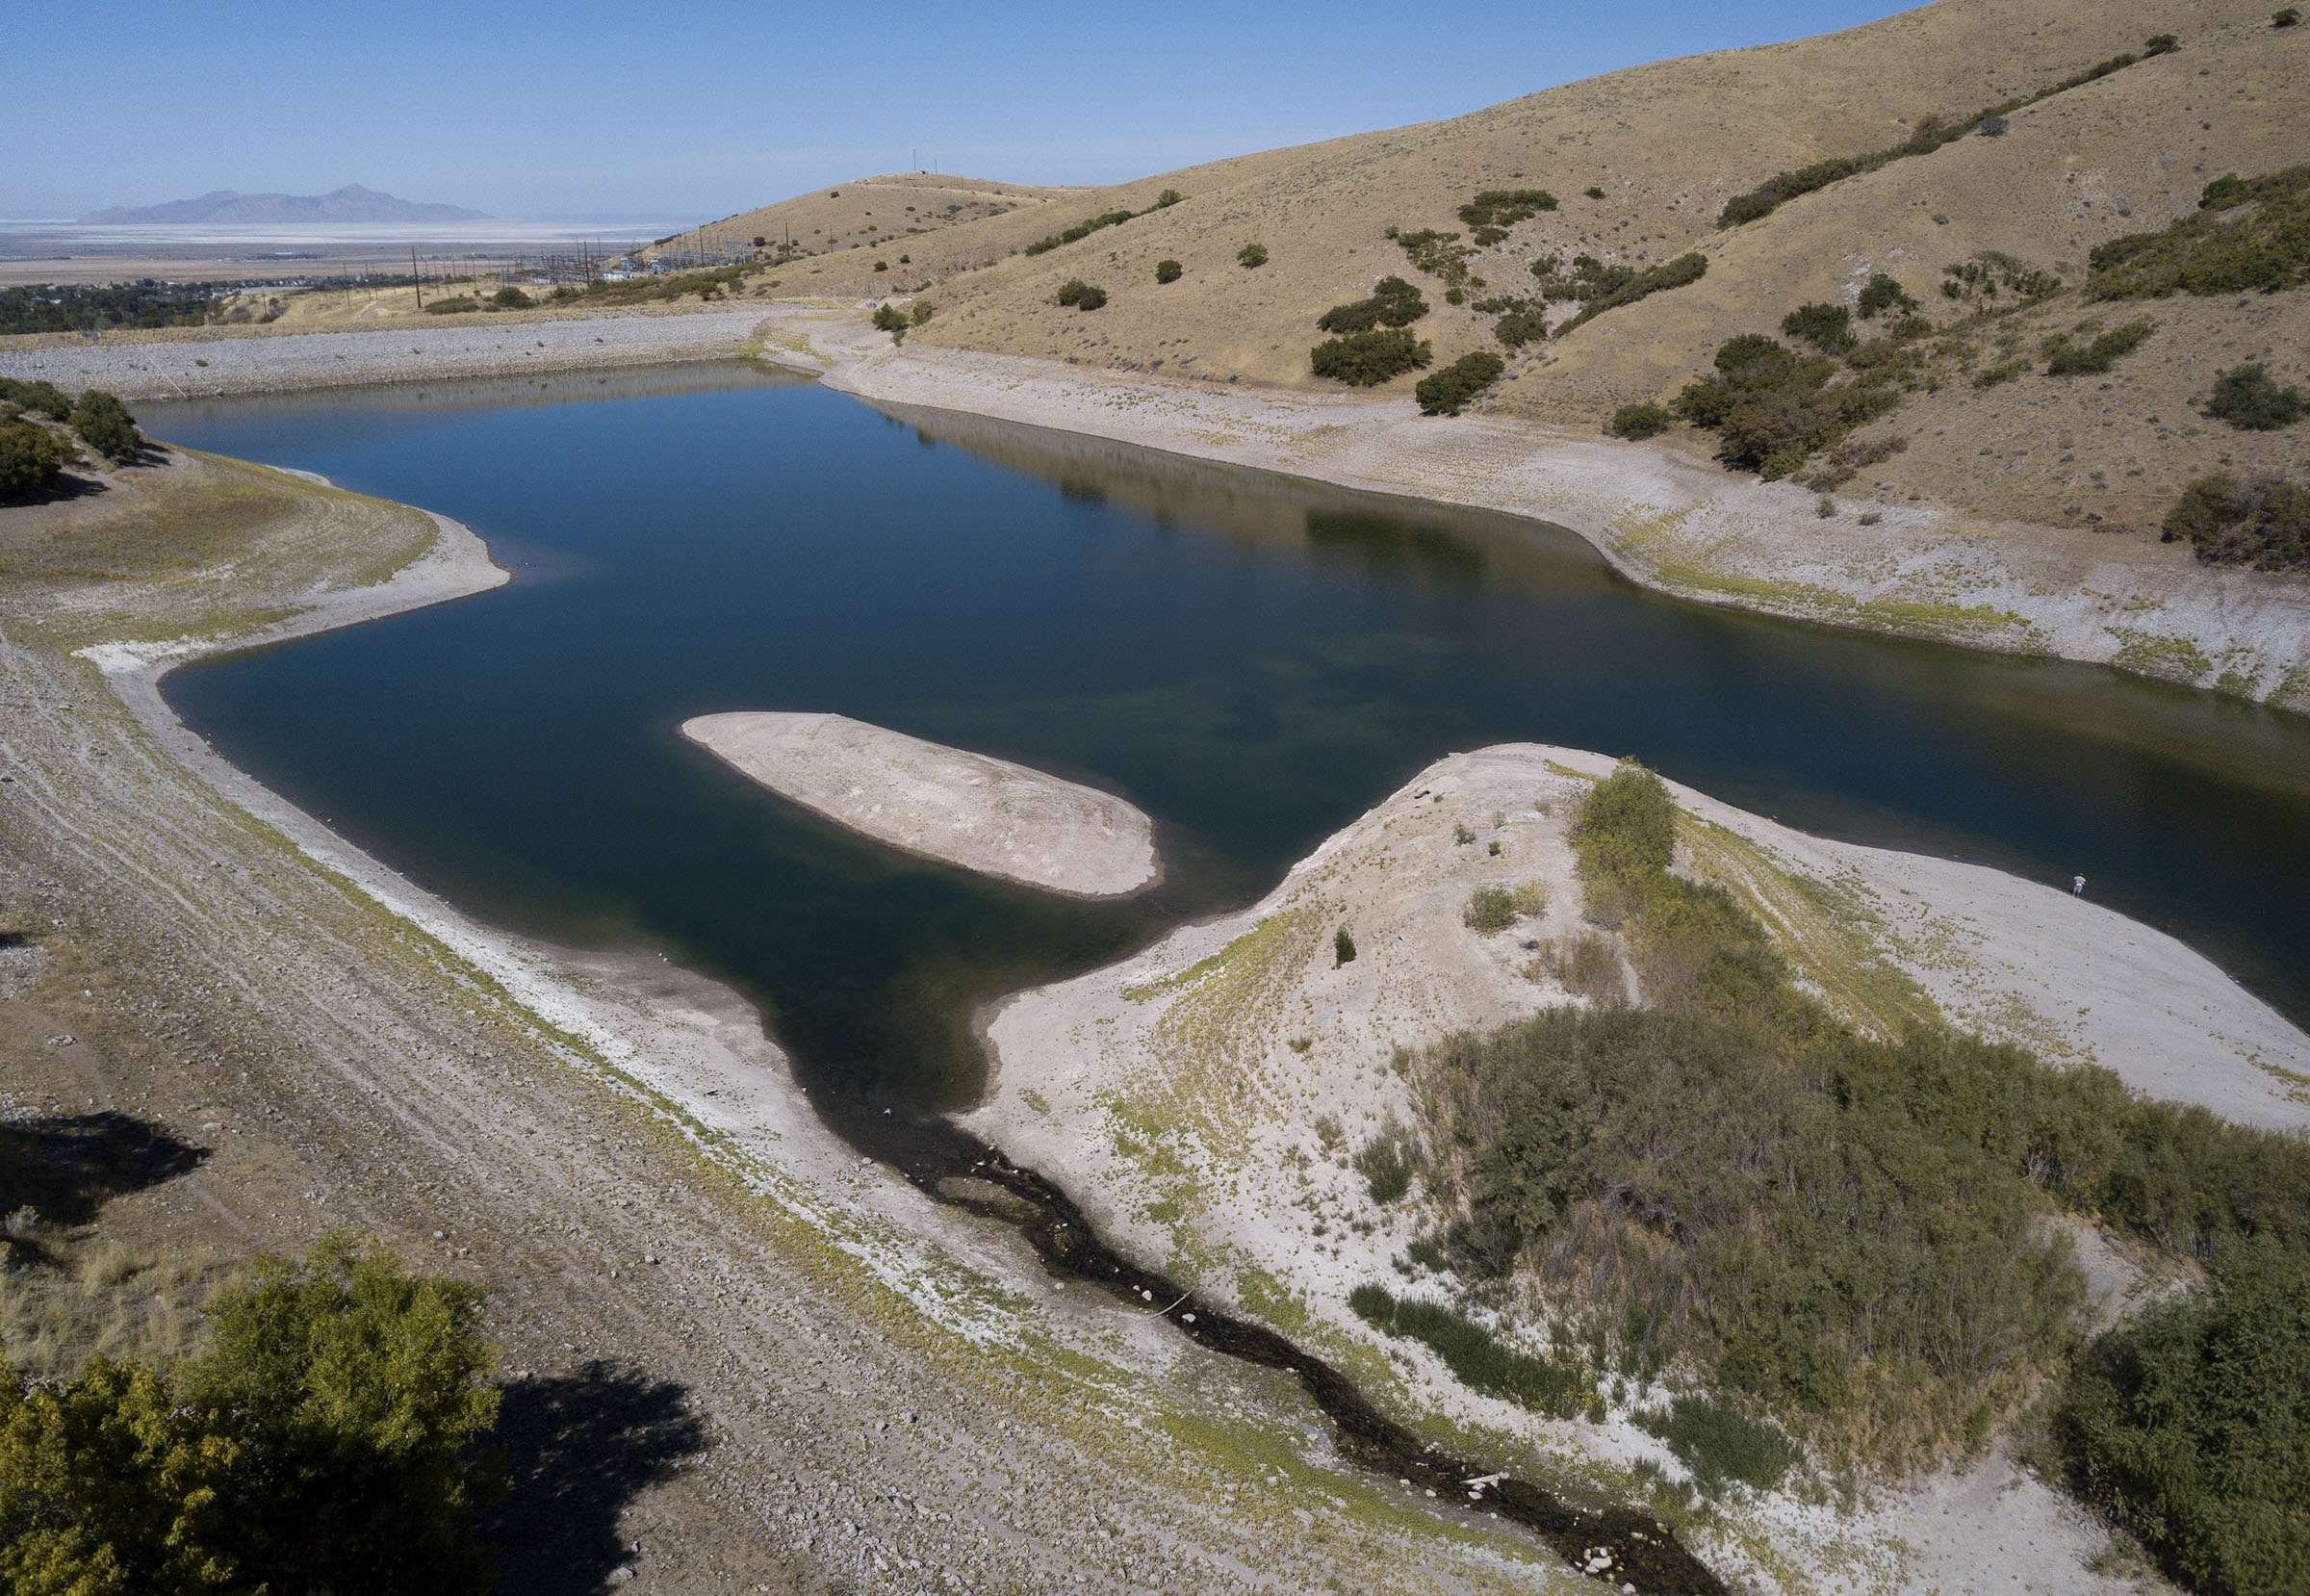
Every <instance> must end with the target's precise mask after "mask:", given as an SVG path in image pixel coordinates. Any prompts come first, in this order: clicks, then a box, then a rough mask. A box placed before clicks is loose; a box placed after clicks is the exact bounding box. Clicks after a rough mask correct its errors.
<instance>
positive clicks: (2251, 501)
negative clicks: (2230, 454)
mask: <svg viewBox="0 0 2310 1596" xmlns="http://www.w3.org/2000/svg"><path fill="white" fill-rule="evenodd" d="M2160 535H2161V537H2162V539H2163V541H2165V542H2168V543H2178V542H2182V541H2184V540H2185V539H2186V540H2187V541H2188V542H2189V543H2190V544H2191V546H2192V548H2193V549H2194V551H2195V553H2196V554H2197V557H2198V558H2199V559H2201V560H2203V561H2205V562H2206V563H2207V564H2208V565H2250V566H2252V567H2253V568H2254V569H2255V570H2257V571H2310V490H2305V489H2304V488H2303V487H2302V486H2301V485H2300V484H2298V483H2296V482H2292V481H2289V480H2287V478H2285V477H2283V476H2264V477H2261V478H2260V479H2258V480H2256V481H2253V482H2241V481H2239V480H2238V479H2237V478H2236V477H2234V476H2230V474H2229V473H2227V472H2216V473H2215V474H2214V475H2213V476H2200V477H2199V478H2197V479H2196V480H2195V481H2194V482H2192V483H2191V484H2190V485H2189V486H2188V487H2186V488H2184V489H2183V490H2182V495H2181V498H2180V499H2178V500H2177V501H2175V502H2174V506H2173V508H2172V509H2171V510H2170V511H2169V512H2168V513H2167V516H2166V523H2165V527H2164V528H2163V530H2162V532H2161V534H2160Z"/></svg>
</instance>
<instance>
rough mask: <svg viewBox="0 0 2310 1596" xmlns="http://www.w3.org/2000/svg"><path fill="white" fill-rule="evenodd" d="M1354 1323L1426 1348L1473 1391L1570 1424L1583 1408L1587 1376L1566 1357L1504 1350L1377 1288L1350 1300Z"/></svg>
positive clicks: (1471, 1327) (1447, 1313)
mask: <svg viewBox="0 0 2310 1596" xmlns="http://www.w3.org/2000/svg"><path fill="white" fill-rule="evenodd" d="M1347 1306H1348V1307H1349V1308H1350V1309H1352V1310H1353V1311H1354V1313H1355V1315H1356V1317H1357V1318H1359V1319H1361V1320H1363V1321H1364V1322H1365V1323H1366V1324H1368V1325H1370V1326H1373V1328H1375V1329H1377V1330H1379V1331H1380V1332H1381V1333H1382V1334H1385V1335H1392V1336H1399V1337H1405V1338H1408V1339H1410V1340H1414V1341H1420V1342H1424V1343H1425V1344H1426V1346H1427V1347H1428V1348H1429V1350H1430V1351H1434V1352H1435V1354H1436V1355H1437V1356H1438V1357H1440V1358H1442V1359H1443V1360H1444V1366H1445V1367H1446V1368H1448V1369H1450V1371H1451V1373H1452V1377H1453V1378H1454V1379H1457V1380H1458V1381H1459V1382H1460V1383H1461V1384H1462V1385H1465V1386H1467V1387H1468V1388H1469V1389H1470V1390H1471V1391H1481V1392H1483V1393H1484V1394H1485V1395H1486V1396H1491V1397H1502V1398H1505V1399H1506V1400H1507V1401H1509V1402H1512V1403H1517V1404H1519V1405H1520V1406H1524V1407H1528V1408H1530V1409H1532V1410H1533V1411H1534V1412H1536V1413H1553V1414H1554V1415H1555V1416H1556V1417H1558V1418H1560V1419H1569V1418H1570V1417H1572V1416H1573V1415H1574V1414H1575V1413H1578V1411H1579V1410H1580V1409H1581V1408H1582V1407H1584V1406H1585V1405H1586V1404H1587V1401H1588V1371H1587V1369H1586V1368H1585V1366H1584V1365H1583V1364H1582V1363H1581V1361H1580V1360H1579V1358H1578V1357H1576V1356H1572V1355H1569V1354H1565V1353H1552V1354H1551V1355H1550V1356H1547V1357H1533V1356H1531V1355H1530V1354H1528V1353H1526V1352H1519V1351H1514V1350H1513V1349H1511V1348H1508V1347H1504V1346H1502V1345H1501V1343H1500V1342H1499V1341H1498V1340H1496V1339H1494V1337H1493V1336H1492V1334H1491V1333H1490V1332H1489V1331H1487V1330H1486V1329H1485V1328H1484V1327H1483V1326H1480V1325H1478V1324H1476V1322H1475V1321H1474V1320H1472V1319H1469V1318H1468V1317H1467V1316H1465V1315H1464V1314H1458V1313H1454V1312H1453V1311H1452V1310H1451V1309H1450V1308H1447V1307H1442V1306H1439V1305H1438V1304H1436V1303H1434V1302H1419V1301H1413V1300H1410V1299H1402V1298H1398V1297H1396V1296H1395V1295H1394V1294H1393V1293H1391V1292H1390V1291H1389V1290H1388V1288H1387V1287H1385V1286H1381V1285H1371V1284H1367V1285H1360V1286H1357V1287H1356V1288H1355V1289H1354V1290H1353V1291H1351V1292H1349V1293H1348V1294H1347Z"/></svg>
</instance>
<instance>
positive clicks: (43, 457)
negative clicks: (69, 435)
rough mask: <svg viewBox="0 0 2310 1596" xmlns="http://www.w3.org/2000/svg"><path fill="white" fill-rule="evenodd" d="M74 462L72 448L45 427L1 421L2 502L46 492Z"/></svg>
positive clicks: (11, 420) (30, 423)
mask: <svg viewBox="0 0 2310 1596" xmlns="http://www.w3.org/2000/svg"><path fill="white" fill-rule="evenodd" d="M71 463H72V446H71V445H70V444H68V443H66V442H64V439H62V438H60V437H58V436H57V435H56V434H55V433H53V432H51V431H49V430H48V429H47V428H46V427H44V426H39V425H35V424H34V423H32V422H28V421H23V420H20V419H17V418H14V417H11V418H10V419H8V420H5V421H0V500H7V499H31V498H36V497H38V496H39V495H40V494H43V493H46V492H47V491H48V490H49V489H50V488H52V487H54V486H55V485H56V479H57V477H59V476H62V475H63V474H64V468H65V467H66V466H68V465H70V464H71Z"/></svg>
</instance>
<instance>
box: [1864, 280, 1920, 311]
mask: <svg viewBox="0 0 2310 1596" xmlns="http://www.w3.org/2000/svg"><path fill="white" fill-rule="evenodd" d="M1855 308H1856V309H1858V310H1859V311H1860V313H1861V320H1862V321H1864V322H1869V321H1874V320H1875V319H1876V318H1877V317H1878V316H1879V315H1881V314H1882V313H1884V312H1886V311H1888V310H1901V311H1911V310H1915V309H1916V308H1917V302H1916V300H1914V299H1912V298H1911V297H1910V295H1909V290H1907V289H1905V288H1903V287H1902V286H1901V285H1900V284H1899V283H1897V282H1895V281H1894V280H1893V279H1892V278H1890V277H1888V276H1886V274H1885V273H1884V272H1882V271H1872V272H1870V273H1869V280H1868V281H1867V282H1865V283H1863V284H1862V285H1861V302H1860V303H1859V305H1857V306H1856V307H1855Z"/></svg>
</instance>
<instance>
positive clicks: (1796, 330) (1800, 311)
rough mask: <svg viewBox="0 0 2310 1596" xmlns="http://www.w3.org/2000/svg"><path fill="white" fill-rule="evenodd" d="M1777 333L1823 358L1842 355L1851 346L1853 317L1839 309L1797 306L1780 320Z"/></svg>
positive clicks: (1822, 306) (1839, 307)
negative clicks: (1797, 341) (1807, 347)
mask: <svg viewBox="0 0 2310 1596" xmlns="http://www.w3.org/2000/svg"><path fill="white" fill-rule="evenodd" d="M1781 330H1782V332H1784V333H1785V334H1786V335H1787V336H1789V337H1790V338H1802V339H1803V340H1805V342H1806V343H1808V344H1810V345H1811V346H1812V347H1813V348H1816V349H1818V350H1820V351H1821V353H1823V354H1843V353H1844V352H1845V351H1846V350H1847V349H1849V348H1852V347H1853V345H1854V342H1855V340H1854V337H1853V313H1852V312H1851V311H1849V310H1847V309H1846V308H1845V307H1844V306H1843V305H1823V304H1809V305H1799V306H1798V307H1797V308H1796V309H1794V310H1792V311H1790V312H1789V313H1788V314H1787V315H1786V316H1784V317H1783V318H1781Z"/></svg>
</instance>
